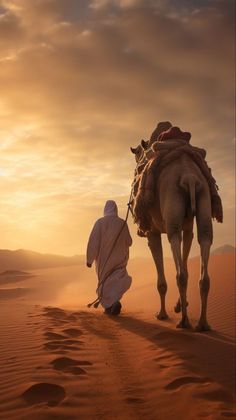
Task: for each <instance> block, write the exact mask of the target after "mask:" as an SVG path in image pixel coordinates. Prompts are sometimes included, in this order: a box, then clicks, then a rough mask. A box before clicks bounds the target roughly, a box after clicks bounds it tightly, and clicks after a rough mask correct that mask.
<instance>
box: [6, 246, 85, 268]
mask: <svg viewBox="0 0 236 420" xmlns="http://www.w3.org/2000/svg"><path fill="white" fill-rule="evenodd" d="M84 260H85V257H84V256H83V255H74V256H73V257H64V256H61V255H53V254H41V253H39V252H34V251H28V250H24V249H18V250H16V251H10V250H7V249H0V271H4V270H11V271H12V270H24V269H27V270H34V269H39V268H49V267H62V266H69V265H80V264H84Z"/></svg>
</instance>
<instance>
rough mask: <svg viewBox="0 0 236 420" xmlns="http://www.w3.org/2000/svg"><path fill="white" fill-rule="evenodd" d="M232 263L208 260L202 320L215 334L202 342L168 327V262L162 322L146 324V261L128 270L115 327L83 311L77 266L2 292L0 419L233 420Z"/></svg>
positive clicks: (86, 278) (90, 275)
mask: <svg viewBox="0 0 236 420" xmlns="http://www.w3.org/2000/svg"><path fill="white" fill-rule="evenodd" d="M233 262H234V256H233V255H230V254H229V255H227V254H225V255H224V256H222V255H215V256H212V260H211V265H210V273H211V277H212V288H211V295H210V301H209V320H210V322H211V324H212V326H213V327H214V329H213V331H211V332H209V333H206V334H200V333H195V332H194V331H191V330H190V331H180V330H177V329H176V327H175V325H176V323H177V319H178V316H177V315H176V314H174V312H173V303H174V302H175V300H176V298H177V295H178V294H177V289H176V285H175V273H174V269H173V264H172V262H171V261H167V262H166V274H167V277H168V284H169V294H168V301H167V302H168V305H167V306H168V311H169V314H170V319H169V320H168V321H166V322H160V321H157V320H156V319H155V317H154V315H155V312H156V311H157V310H158V307H159V298H158V294H157V292H156V285H155V283H156V280H155V276H156V275H155V269H154V266H153V264H152V262H151V261H149V260H145V259H143V260H136V261H131V262H130V266H129V269H130V272H132V275H133V286H132V289H131V290H130V292H129V293H127V295H126V297H125V298H124V299H123V314H122V316H120V317H117V318H116V317H107V316H105V315H103V313H102V311H101V309H97V310H95V309H90V310H88V309H87V308H86V303H87V302H88V301H89V300H92V299H93V296H94V285H95V283H94V282H95V280H96V278H95V274H94V272H93V271H91V270H88V269H86V267H79V266H78V267H66V268H60V269H48V270H39V271H37V272H34V274H37V275H36V276H35V277H32V278H31V279H24V280H22V282H21V283H20V288H16V287H15V285H14V283H12V284H11V286H12V288H11V289H4V287H1V288H0V296H1V293H3V294H4V293H5V295H6V296H5V298H4V299H2V300H1V318H0V328H1V341H0V365H1V370H0V372H1V373H0V375H1V378H0V418H1V419H4V420H5V419H22V420H27V419H28V420H31V419H32V418H34V419H36V420H37V419H40V420H41V419H42V420H48V419H58V420H59V419H71V420H73V419H76V420H77V419H78V418H81V419H89V420H90V419H109V420H110V419H141V418H145V419H148V420H156V419H158V420H169V419H173V418H175V419H181V418H184V419H187V420H188V419H191V420H195V419H198V418H206V419H212V420H215V419H216V420H217V419H219V420H220V419H224V418H225V419H226V418H229V417H231V418H233V417H235V416H236V410H235V404H234V402H235V401H234V397H235V375H234V372H235V344H234V341H233V313H232V312H233V311H234V303H233V300H232V301H230V300H229V297H230V296H232V293H233V290H234V289H233V287H234V278H233V274H234V264H233ZM198 265H199V262H198V260H197V259H195V260H194V259H193V260H192V261H191V262H190V270H189V272H190V282H189V311H190V318H191V321H192V323H193V324H194V322H196V318H197V315H198V302H199V291H198V284H197V283H198ZM18 284H19V283H18V282H17V285H18ZM222 284H224V287H223V285H222ZM18 289H19V290H21V289H22V290H24V289H27V293H23V294H22V295H20V293H19V292H16V291H17V290H18ZM11 293H12V296H11ZM14 294H15V296H14Z"/></svg>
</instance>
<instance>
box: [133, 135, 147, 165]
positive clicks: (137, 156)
mask: <svg viewBox="0 0 236 420" xmlns="http://www.w3.org/2000/svg"><path fill="white" fill-rule="evenodd" d="M142 141H144V140H142ZM130 150H131V152H132V153H133V154H134V155H135V160H136V162H137V163H139V162H140V161H141V159H142V158H143V156H144V149H143V147H142V145H141V144H139V145H138V146H137V147H131V148H130Z"/></svg>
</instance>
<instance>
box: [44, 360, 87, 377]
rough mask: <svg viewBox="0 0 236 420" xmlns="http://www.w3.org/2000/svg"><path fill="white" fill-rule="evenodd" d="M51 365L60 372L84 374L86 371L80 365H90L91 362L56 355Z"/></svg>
mask: <svg viewBox="0 0 236 420" xmlns="http://www.w3.org/2000/svg"><path fill="white" fill-rule="evenodd" d="M51 365H53V368H54V369H55V370H60V371H62V372H68V373H73V374H74V375H85V374H86V371H85V370H84V369H82V368H81V367H79V365H80V366H91V365H92V363H91V362H89V361H88V360H77V359H71V358H69V357H58V358H57V359H54V360H52V362H51Z"/></svg>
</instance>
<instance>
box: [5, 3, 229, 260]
mask: <svg viewBox="0 0 236 420" xmlns="http://www.w3.org/2000/svg"><path fill="white" fill-rule="evenodd" d="M234 9H235V2H234V1H233V0H205V1H202V0H183V1H181V2H179V1H177V0H155V1H154V0H145V1H144V0H70V1H68V0H37V1H35V2H32V1H31V0H0V47H1V49H0V51H1V53H0V83H1V85H0V86H1V98H0V118H1V124H0V149H1V159H0V188H1V216H0V228H1V243H0V248H1V249H2V248H8V249H17V248H26V249H31V250H35V251H39V252H50V253H57V254H64V255H72V254H84V252H85V247H86V243H87V238H88V234H89V232H90V229H91V227H92V225H93V223H94V221H95V220H96V219H97V218H98V217H100V216H101V215H102V211H103V205H104V202H105V201H106V200H107V199H115V200H116V201H117V203H118V206H119V208H120V215H121V216H122V217H124V216H125V213H126V203H127V201H128V197H129V193H130V186H131V182H132V177H133V171H134V166H135V163H134V158H133V156H132V155H131V153H130V150H129V148H130V146H136V145H137V143H138V142H139V141H140V139H141V138H144V139H148V138H149V136H150V134H151V132H152V130H153V129H154V127H155V126H156V123H157V122H158V121H160V120H170V121H171V122H172V123H173V124H174V125H178V126H180V127H181V128H182V129H183V130H188V131H191V133H192V139H191V142H192V144H194V145H196V146H199V147H203V148H205V149H207V161H208V164H209V166H210V167H211V168H212V171H213V175H214V177H215V178H216V180H217V184H218V185H219V188H220V195H221V197H222V200H223V205H224V224H223V225H219V224H217V223H214V233H215V239H214V247H217V246H220V245H222V244H224V243H231V244H233V243H234V213H235V200H234V189H235V188H234V187H235V183H234V151H235V143H234V142H235V140H234V137H235V127H234V113H235V106H234V93H233V91H234V89H233V87H234V71H235V62H234V29H235V21H234V16H235V13H234ZM129 226H130V228H131V233H132V236H133V238H134V245H133V247H132V255H133V256H135V255H147V254H149V251H148V248H147V245H146V241H145V240H144V239H140V238H138V237H137V236H136V235H135V232H136V227H135V226H134V225H133V222H132V220H131V219H130V222H129ZM194 250H195V251H196V239H195V247H194V248H193V252H194ZM166 252H167V255H168V254H169V248H168V247H167V246H166Z"/></svg>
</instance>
